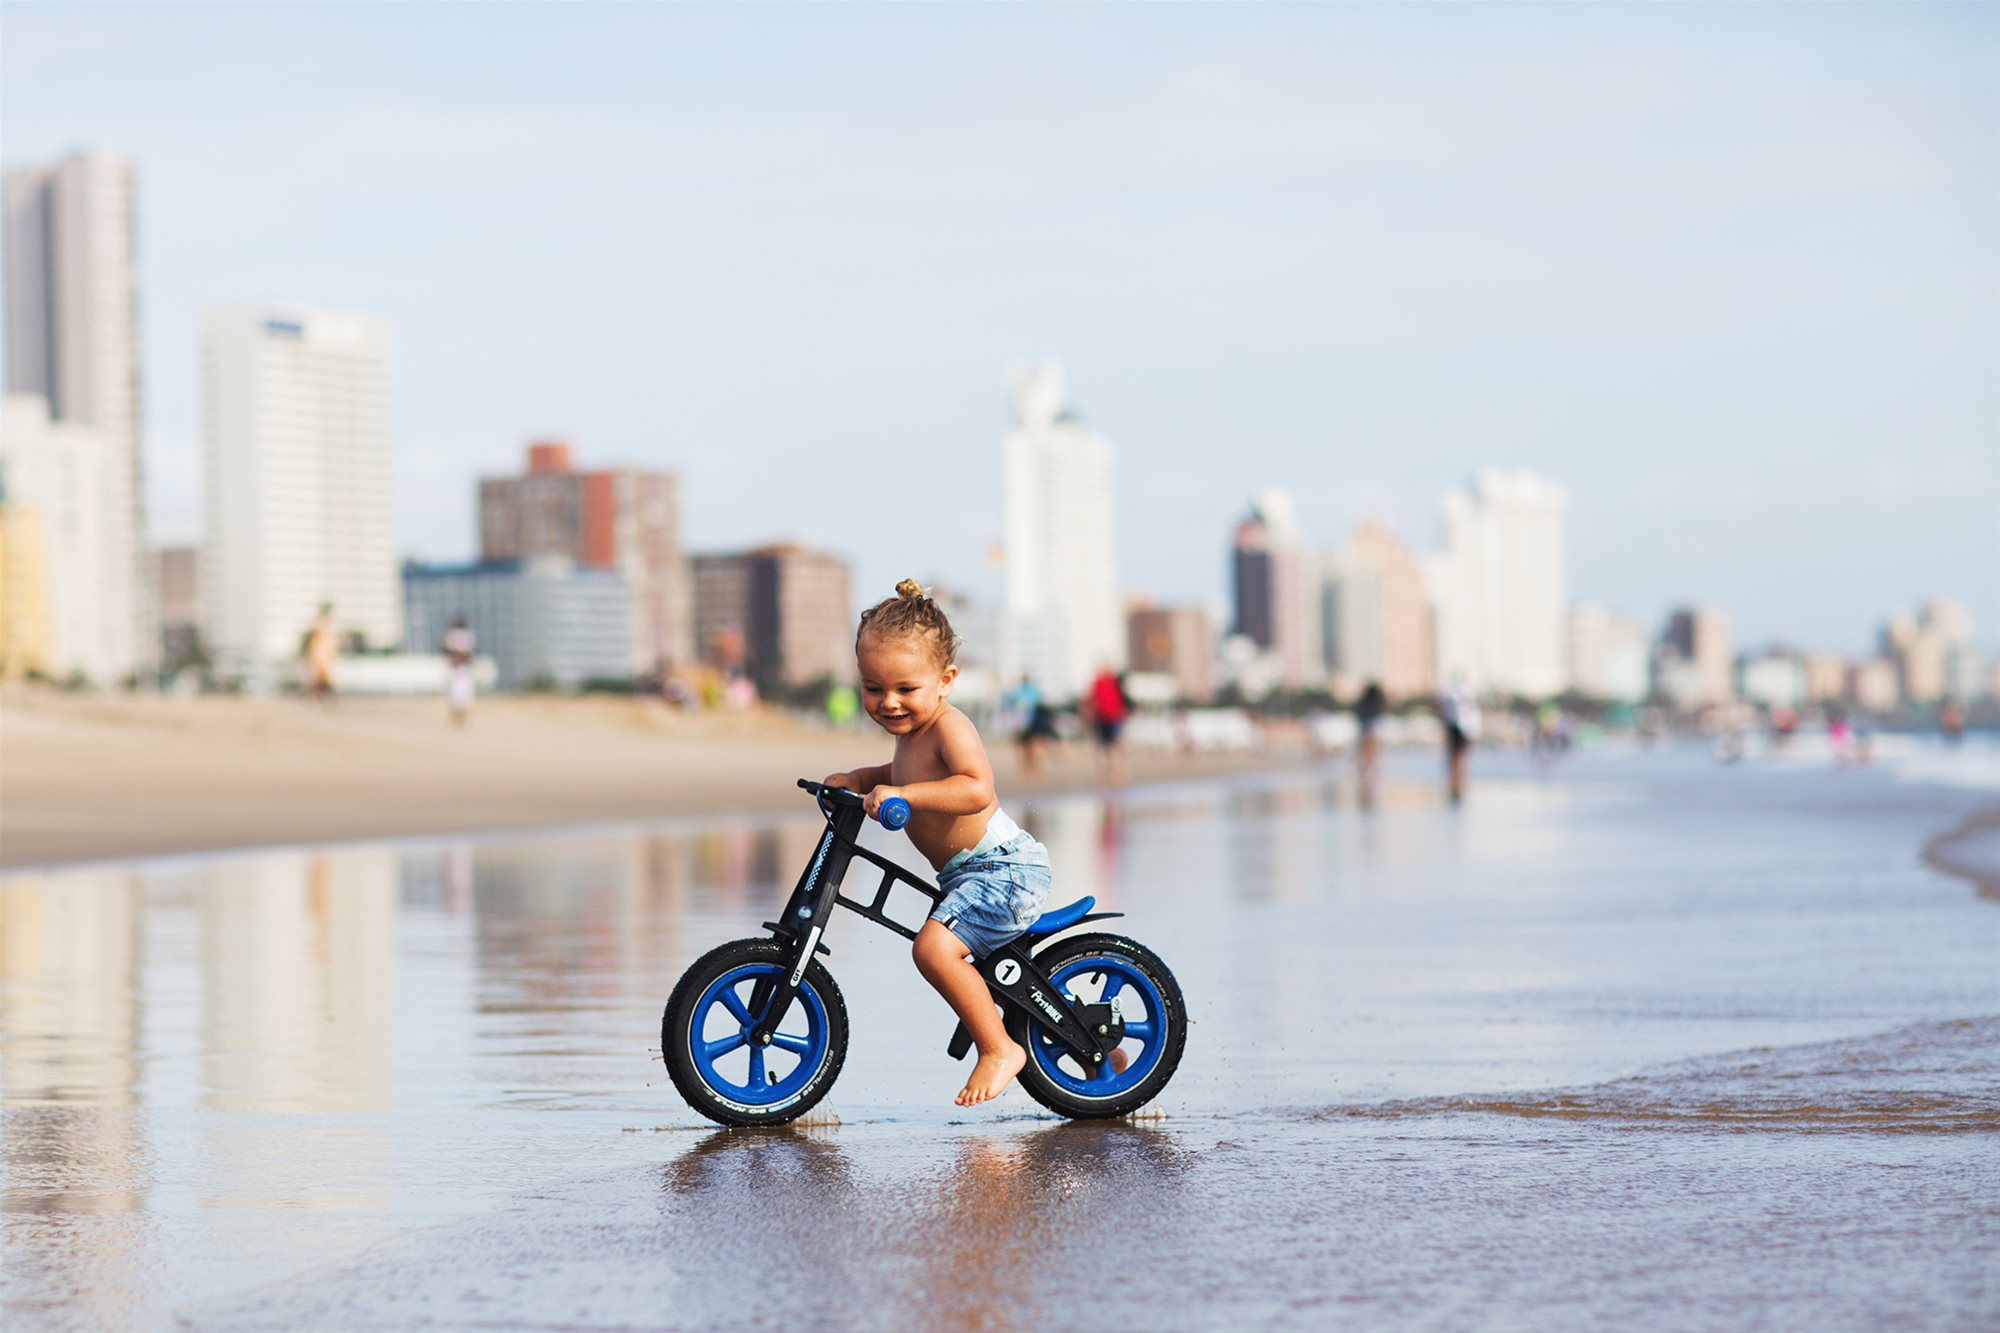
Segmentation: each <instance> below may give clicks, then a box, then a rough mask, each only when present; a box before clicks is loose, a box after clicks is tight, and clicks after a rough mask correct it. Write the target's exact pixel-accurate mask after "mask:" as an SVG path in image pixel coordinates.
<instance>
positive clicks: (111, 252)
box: [0, 149, 153, 684]
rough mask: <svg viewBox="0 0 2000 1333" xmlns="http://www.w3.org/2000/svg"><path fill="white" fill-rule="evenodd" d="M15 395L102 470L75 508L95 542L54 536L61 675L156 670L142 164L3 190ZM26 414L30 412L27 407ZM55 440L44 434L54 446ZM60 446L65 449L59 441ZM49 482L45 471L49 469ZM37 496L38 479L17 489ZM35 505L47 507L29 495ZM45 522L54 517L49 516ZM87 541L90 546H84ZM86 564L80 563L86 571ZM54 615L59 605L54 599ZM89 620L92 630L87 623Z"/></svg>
mask: <svg viewBox="0 0 2000 1333" xmlns="http://www.w3.org/2000/svg"><path fill="white" fill-rule="evenodd" d="M0 230H4V233H5V254H6V306H7V392H8V393H9V394H10V395H12V394H21V395H31V396H33V397H34V398H38V399H40V400H41V402H42V403H43V404H44V406H43V408H42V409H41V410H42V412H43V413H44V414H45V415H46V417H47V420H48V422H49V423H51V425H52V427H53V430H54V432H55V433H57V434H63V435H67V436H69V437H71V438H75V432H79V431H87V432H89V433H90V434H91V436H92V438H93V439H94V441H95V442H96V443H95V444H93V446H92V447H93V448H95V449H97V450H98V451H99V452H101V453H102V454H103V455H104V458H103V460H102V462H101V465H100V464H99V463H97V462H92V463H90V464H87V465H80V470H78V471H77V475H81V471H82V470H87V471H89V472H90V473H91V481H90V484H91V486H92V487H93V490H94V492H95V493H94V494H92V495H91V496H89V497H87V498H84V497H77V498H74V499H72V500H71V501H68V502H66V503H65V506H64V507H65V508H66V509H67V510H69V511H71V512H80V511H82V510H85V509H87V510H88V511H89V513H90V519H89V525H88V526H89V531H88V535H87V538H86V537H85V536H83V535H82V534H73V535H71V536H69V537H63V538H60V539H58V538H57V537H56V535H55V533H54V532H53V530H52V529H49V528H47V527H46V526H45V532H48V533H49V535H50V542H49V547H48V550H47V573H48V577H49V578H50V579H51V580H53V581H54V582H55V583H57V584H60V585H62V586H63V587H65V588H67V589H71V590H73V591H78V592H80V591H82V590H85V589H87V590H88V601H87V602H86V603H85V604H84V605H83V606H82V607H80V608H68V609H66V610H65V611H64V615H65V617H66V619H67V622H68V623H67V626H66V627H65V628H64V629H62V630H61V631H60V632H59V633H58V634H57V641H56V644H55V647H56V650H57V652H58V655H59V656H60V655H63V654H67V655H68V665H67V666H65V667H64V668H63V669H64V671H65V673H67V671H68V670H70V669H75V670H79V671H82V672H83V673H84V674H85V675H87V676H89V677H90V678H91V679H92V680H94V681H96V682H98V683H99V684H109V683H114V682H116V681H119V680H122V679H124V678H126V677H127V676H132V675H135V674H140V673H143V672H145V671H146V670H148V669H149V667H150V665H151V663H152V660H153V654H152V642H151V640H152V630H151V628H150V626H151V623H152V614H151V610H150V603H149V599H148V597H147V595H146V582H145V572H146V551H145V540H144V539H145V493H144V489H143V486H142V481H141V454H140V447H139V323H138V300H139V288H138V264H137V259H136V253H137V251H136V245H135V239H134V238H135V232H136V224H135V220H134V173H133V168H132V163H131V162H130V161H129V160H127V159H125V158H122V157H118V156H116V155H114V154H112V153H107V152H102V151H98V150H94V149H93V150H86V151H82V152H77V153H73V154H71V155H70V156H68V157H65V158H63V159H61V160H60V161H57V162H53V163H49V164H46V165H40V166H24V167H20V168H17V169H15V170H12V171H9V172H8V173H7V175H6V180H5V188H4V228H0ZM23 411H24V412H25V411H28V409H23ZM50 438H51V436H50V434H49V433H48V432H44V433H43V434H42V435H41V439H42V441H43V442H44V443H47V442H48V440H49V439H50ZM57 447H61V446H57ZM43 475H47V473H46V471H44V473H43ZM17 486H18V488H19V491H20V493H21V494H22V495H23V496H26V495H27V492H28V488H29V483H28V482H27V481H22V482H19V483H17ZM24 503H40V502H39V500H37V499H26V500H24ZM43 517H44V523H45V525H46V524H47V522H48V520H49V512H48V510H47V509H46V508H45V509H44V515H43ZM86 540H87V541H88V542H89V543H90V545H91V548H92V549H89V550H84V549H83V548H82V546H81V543H82V542H84V541H86ZM79 559H80V560H81V561H82V564H81V565H80V566H79V565H77V564H76V563H75V562H76V561H78V560H79ZM50 604H51V606H52V607H54V606H55V602H54V599H53V598H51V603H50ZM86 621H87V622H89V623H84V622H86Z"/></svg>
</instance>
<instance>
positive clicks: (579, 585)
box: [403, 555, 632, 690]
mask: <svg viewBox="0 0 2000 1333" xmlns="http://www.w3.org/2000/svg"><path fill="white" fill-rule="evenodd" d="M631 602H632V599H631V594H630V591H629V590H628V589H627V588H626V587H625V578H624V575H622V574H620V573H619V572H618V571H617V570H615V569H612V568H609V567H608V566H580V565H578V564H577V563H576V562H575V561H573V560H571V559H570V558H569V557H567V556H560V555H542V556H531V557H529V558H527V559H522V560H483V561H480V562H479V563H477V564H471V565H421V564H408V565H405V566H403V615H404V619H405V621H406V623H407V624H408V626H409V634H410V647H411V649H412V650H413V651H416V652H436V651H438V648H439V645H440V644H441V643H443V641H444V632H445V630H447V629H449V628H450V627H451V623H452V622H453V621H454V620H456V619H458V618H460V617H463V618H464V619H465V623H466V628H468V629H470V630H471V631H472V634H473V639H474V641H475V642H476V643H477V644H478V651H479V653H480V654H481V655H482V656H486V657H491V658H492V659H493V667H494V671H495V680H494V683H495V684H496V685H498V686H499V687H500V688H501V689H503V690H515V689H521V688H523V687H524V686H540V685H546V686H550V687H553V688H556V689H564V690H569V689H575V688H576V687H577V686H579V685H582V684H584V683H585V682H587V681H592V680H618V679H623V678H624V677H625V676H626V675H628V674H629V665H630V664H629V661H628V658H627V656H626V651H627V649H628V647H629V646H630V643H631V637H632V627H631V624H630V617H631V613H632V606H631Z"/></svg>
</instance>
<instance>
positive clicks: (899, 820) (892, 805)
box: [875, 796, 910, 829]
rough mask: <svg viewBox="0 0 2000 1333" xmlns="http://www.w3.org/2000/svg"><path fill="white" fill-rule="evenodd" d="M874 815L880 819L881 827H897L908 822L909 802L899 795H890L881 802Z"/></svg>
mask: <svg viewBox="0 0 2000 1333" xmlns="http://www.w3.org/2000/svg"><path fill="white" fill-rule="evenodd" d="M875 817H876V818H877V819H879V820H881V821H882V827H883V828H888V829H897V828H901V827H903V825H905V824H907V823H909V822H910V803H909V802H908V801H906V800H904V799H903V798H902V797H900V796H891V797H890V798H889V799H888V800H886V801H884V802H882V805H881V808H879V809H878V810H876V812H875Z"/></svg>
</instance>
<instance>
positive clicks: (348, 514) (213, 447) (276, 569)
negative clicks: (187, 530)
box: [201, 306, 403, 682]
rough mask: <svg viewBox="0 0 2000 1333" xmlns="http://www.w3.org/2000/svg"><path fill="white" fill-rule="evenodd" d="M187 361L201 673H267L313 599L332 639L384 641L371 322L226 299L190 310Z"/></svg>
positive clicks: (391, 613) (293, 641)
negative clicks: (209, 662) (192, 324)
mask: <svg viewBox="0 0 2000 1333" xmlns="http://www.w3.org/2000/svg"><path fill="white" fill-rule="evenodd" d="M202 352H203V364H204V380H203V390H204V392H203V415H204V419H205V420H204V435H205V456H204V475H205V487H204V490H205V495H204V504H205V509H206V514H205V518H206V523H205V534H204V541H203V547H202V562H201V580H202V608H203V615H202V637H203V639H204V641H205V642H206V643H207V646H208V650H209V653H210V655H211V657H212V658H213V660H214V663H215V666H216V669H217V671H218V672H219V673H221V674H222V675H224V676H225V677H227V676H239V677H243V678H246V679H249V680H251V681H253V682H258V681H264V680H268V679H269V678H270V675H271V668H272V667H273V666H274V665H275V664H277V663H278V662H281V661H284V660H286V659H289V658H293V657H296V656H297V655H298V652H299V643H300V638H301V636H302V635H303V634H304V633H305V632H306V630H307V629H308V628H309V627H310V626H311V625H312V622H313V618H314V617H315V616H316V615H317V614H318V612H319V609H320V607H321V606H322V605H327V604H330V605H331V606H332V608H333V619H334V624H335V626H336V628H337V629H338V631H339V632H340V633H341V634H342V636H343V637H347V636H355V635H358V636H359V637H360V638H361V639H362V640H364V641H365V642H366V643H367V644H369V645H370V646H373V647H390V646H394V645H395V644H397V643H400V642H401V641H402V637H403V614H402V612H403V608H402V592H401V585H400V583H399V581H398V578H397V569H396V552H395V537H394V532H393V515H392V513H391V508H390V459H389V384H388V380H389V352H388V330H387V328H386V327H385V326H384V325H383V324H382V323H381V322H380V321H379V320H375V319H369V318H366V317H363V316H360V315H350V314H336V313H332V312H329V311H323V310H305V309H299V308H295V307H271V306H235V307H229V308H224V309H216V310H211V311H209V312H208V313H207V315H206V316H205V317H204V319H203V322H202Z"/></svg>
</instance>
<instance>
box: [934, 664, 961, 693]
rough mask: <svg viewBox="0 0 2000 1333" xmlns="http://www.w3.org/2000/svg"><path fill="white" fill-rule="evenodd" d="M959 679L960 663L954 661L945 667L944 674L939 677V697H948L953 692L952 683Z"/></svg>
mask: <svg viewBox="0 0 2000 1333" xmlns="http://www.w3.org/2000/svg"><path fill="white" fill-rule="evenodd" d="M957 679H958V664H957V663H956V662H954V663H952V664H951V665H950V666H948V667H946V668H945V669H944V674H943V675H941V676H939V677H938V698H940V699H943V698H947V697H948V696H949V695H950V694H951V683H952V682H953V681H955V680H957Z"/></svg>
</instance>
